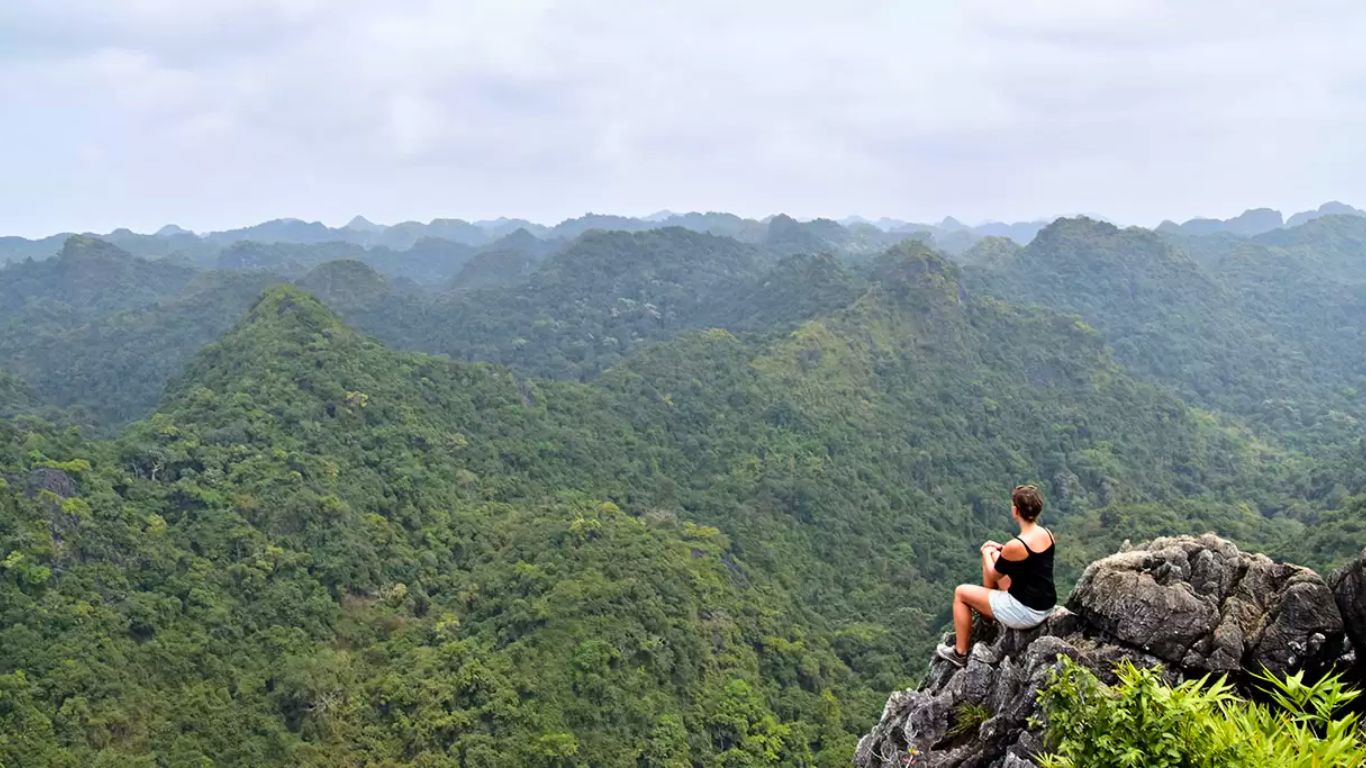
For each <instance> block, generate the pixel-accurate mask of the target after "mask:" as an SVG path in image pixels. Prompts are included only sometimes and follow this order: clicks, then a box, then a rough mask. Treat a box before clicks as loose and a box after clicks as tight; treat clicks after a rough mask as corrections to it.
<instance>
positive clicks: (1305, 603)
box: [854, 535, 1366, 768]
mask: <svg viewBox="0 0 1366 768" xmlns="http://www.w3.org/2000/svg"><path fill="white" fill-rule="evenodd" d="M1361 648H1366V551H1363V552H1362V554H1361V556H1360V557H1359V558H1358V559H1357V560H1356V561H1355V562H1354V563H1352V564H1351V565H1349V566H1348V567H1346V568H1344V569H1343V570H1342V571H1340V572H1338V573H1336V574H1334V575H1332V576H1330V577H1329V578H1328V579H1324V578H1323V577H1321V576H1320V575H1319V574H1317V573H1314V572H1313V571H1311V570H1309V569H1307V568H1301V567H1298V566H1295V565H1288V564H1284V563H1276V562H1273V561H1271V560H1270V559H1269V558H1267V557H1265V556H1264V555H1257V554H1249V553H1246V552H1242V551H1240V550H1239V549H1238V548H1237V547H1236V546H1234V545H1233V544H1232V543H1230V542H1228V541H1225V540H1223V539H1220V538H1218V537H1217V536H1212V535H1205V536H1200V537H1191V536H1181V537H1175V538H1165V539H1157V540H1155V541H1153V542H1151V543H1149V544H1147V545H1144V546H1141V547H1137V548H1135V549H1131V550H1127V551H1124V552H1120V553H1118V554H1115V555H1112V556H1110V557H1107V558H1105V559H1103V560H1099V561H1097V562H1095V563H1092V564H1091V565H1090V567H1088V568H1087V569H1086V572H1085V573H1084V574H1082V577H1081V579H1080V580H1079V581H1078V583H1077V586H1076V589H1074V590H1073V592H1072V595H1071V596H1070V597H1069V598H1068V600H1067V602H1066V605H1065V608H1060V609H1059V610H1058V611H1057V612H1056V613H1055V614H1054V615H1053V616H1052V617H1050V618H1049V619H1048V620H1047V621H1045V622H1044V623H1043V624H1042V625H1041V626H1039V627H1036V628H1034V629H1031V630H1028V631H1023V632H1021V631H1015V630H1006V629H1000V630H998V629H997V628H996V626H995V625H994V624H992V623H990V622H988V623H986V624H985V625H984V626H981V627H979V629H978V630H977V631H975V632H974V645H973V648H972V653H971V656H970V658H969V660H968V664H967V666H966V667H964V668H962V669H957V668H955V667H953V666H952V665H950V664H948V663H947V662H945V661H942V660H939V659H935V660H934V661H932V662H931V664H930V670H929V674H928V676H927V677H926V679H925V682H924V684H923V685H922V686H921V687H920V688H919V689H914V690H906V691H899V692H897V693H893V694H892V696H891V698H890V699H888V700H887V706H886V707H885V708H884V710H883V713H882V719H881V721H880V722H878V724H877V726H876V727H874V728H873V730H872V731H871V732H869V733H868V735H866V736H864V737H863V739H862V740H861V741H860V742H859V745H858V750H857V752H856V753H855V756H854V764H855V765H856V766H859V767H860V768H906V767H907V766H946V767H947V766H965V767H973V768H978V767H980V768H1025V767H1026V766H1034V765H1035V763H1034V761H1033V757H1034V756H1035V755H1036V754H1038V753H1039V752H1040V751H1041V750H1042V749H1043V742H1042V738H1041V731H1040V729H1039V728H1038V726H1037V725H1035V724H1031V718H1035V717H1037V716H1038V715H1039V712H1038V711H1037V710H1036V707H1035V704H1034V702H1035V698H1036V695H1037V693H1038V691H1039V688H1040V687H1041V686H1043V685H1044V684H1045V683H1046V682H1047V679H1048V674H1049V672H1050V670H1052V669H1054V668H1055V667H1057V666H1058V658H1059V656H1061V655H1066V656H1069V657H1071V658H1072V659H1075V660H1076V661H1078V662H1080V663H1081V664H1084V665H1085V666H1087V667H1089V668H1090V669H1092V670H1094V671H1095V672H1097V674H1099V675H1101V677H1102V678H1105V679H1107V680H1112V679H1113V675H1112V669H1113V667H1114V665H1115V664H1116V663H1117V662H1119V661H1120V660H1122V659H1130V660H1132V661H1133V662H1134V663H1135V664H1139V665H1146V666H1151V665H1159V664H1160V665H1162V666H1163V668H1164V669H1165V670H1166V672H1167V675H1168V677H1169V678H1171V679H1172V680H1173V681H1175V680H1178V679H1182V678H1185V677H1190V676H1197V677H1198V676H1200V675H1203V674H1205V673H1209V672H1213V673H1216V674H1227V675H1229V676H1230V678H1232V679H1235V680H1238V681H1240V682H1242V681H1245V676H1246V673H1247V672H1248V671H1250V670H1259V669H1261V668H1262V666H1263V665H1264V666H1266V667H1267V668H1269V669H1271V670H1273V671H1276V672H1296V671H1299V670H1305V671H1306V672H1307V673H1309V674H1311V675H1312V674H1319V673H1322V672H1325V671H1327V670H1330V669H1337V670H1339V671H1345V672H1347V673H1348V674H1350V675H1353V676H1356V677H1357V678H1358V679H1359V680H1360V679H1363V675H1362V673H1363V669H1362V667H1363V664H1362V661H1363V660H1362V659H1360V658H1358V655H1357V651H1356V650H1355V649H1361ZM964 718H971V720H973V721H980V725H978V726H977V727H976V728H972V727H970V724H969V726H968V727H964V724H963V723H960V722H959V721H960V720H964Z"/></svg>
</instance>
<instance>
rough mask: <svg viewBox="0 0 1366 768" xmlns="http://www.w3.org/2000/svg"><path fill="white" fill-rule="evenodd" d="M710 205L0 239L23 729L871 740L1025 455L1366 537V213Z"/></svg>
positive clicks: (1103, 540) (794, 746) (1086, 502)
mask: <svg viewBox="0 0 1366 768" xmlns="http://www.w3.org/2000/svg"><path fill="white" fill-rule="evenodd" d="M692 216H694V218H693V219H692V221H693V223H694V224H695V226H693V227H689V228H684V227H678V226H659V224H660V222H668V221H675V220H677V219H679V218H687V217H677V216H673V215H666V216H663V217H662V218H661V219H660V220H659V221H651V222H650V224H651V225H650V226H641V227H636V226H635V225H630V226H627V227H626V228H627V229H629V230H633V231H622V230H616V231H604V230H603V229H601V228H600V227H601V226H611V225H613V224H622V222H620V221H617V220H616V219H613V218H605V217H585V219H583V220H582V221H580V222H579V223H578V224H577V225H575V226H582V227H583V231H581V232H578V233H576V234H575V236H574V237H573V239H571V240H568V241H565V242H560V241H557V240H553V239H551V238H552V237H553V236H554V235H553V234H552V233H550V232H548V231H541V232H539V233H537V232H534V231H532V230H531V229H528V228H527V227H526V226H524V223H522V222H502V223H478V224H465V223H463V222H455V221H447V222H444V223H442V224H441V225H440V226H441V227H444V228H445V229H444V235H445V236H449V238H448V237H445V236H443V237H440V239H429V240H422V239H420V238H421V237H434V238H435V237H438V235H433V234H430V233H426V232H425V228H427V225H414V226H411V227H407V228H406V229H405V230H403V231H402V233H401V236H402V238H403V239H407V238H411V241H410V242H400V239H399V238H400V234H399V233H395V232H394V230H395V229H399V228H401V227H403V226H404V225H398V226H397V227H389V228H383V227H378V226H377V225H373V224H370V223H369V222H367V221H364V220H356V221H353V222H352V223H351V224H349V225H348V226H347V227H346V228H344V229H347V230H349V231H350V232H351V233H352V234H351V235H349V237H352V238H354V240H355V242H352V241H346V240H338V239H336V238H335V230H328V229H327V228H323V230H326V231H321V230H319V229H318V228H317V227H312V226H309V225H306V224H305V223H303V222H276V223H272V224H270V225H268V226H267V225H263V227H262V228H261V229H260V230H259V231H257V232H255V233H254V234H255V235H257V236H260V237H263V238H270V237H293V238H296V239H307V238H317V241H316V242H293V243H291V242H284V241H275V242H265V241H251V242H242V241H233V242H232V243H226V244H221V245H216V246H215V249H216V250H214V252H213V260H212V261H211V262H205V261H203V260H202V258H200V257H198V256H196V257H194V258H191V257H189V256H185V257H183V258H181V257H171V258H167V259H163V260H159V261H153V260H148V259H143V258H139V257H137V256H133V255H130V254H129V253H127V252H124V251H122V250H121V249H119V248H117V247H115V246H113V245H112V244H110V243H108V242H107V241H105V240H101V239H95V238H88V237H76V238H71V239H69V240H67V241H66V243H65V244H64V246H63V248H62V252H61V254H60V255H58V256H55V257H53V258H51V259H47V260H42V261H32V262H28V261H24V262H20V263H17V264H11V265H9V266H7V267H5V268H4V269H3V270H0V292H3V296H4V299H5V301H4V303H3V304H0V733H2V734H4V737H2V738H0V765H10V764H14V765H57V766H84V765H147V766H152V765H203V764H215V765H242V766H247V765H250V766H269V765H317V766H324V765H327V766H331V765H357V766H361V765H366V766H398V765H426V766H455V765H461V766H502V765H509V766H511V765H518V766H520V765H552V766H553V765H561V766H570V765H573V766H581V765H582V766H588V765H592V766H631V767H633V768H641V767H642V766H674V767H681V766H691V765H697V766H701V765H737V766H750V765H796V764H807V765H820V766H835V765H846V764H848V760H849V756H850V754H851V753H852V749H853V744H854V741H855V738H856V735H857V734H858V733H860V732H862V731H863V730H864V729H865V728H866V726H867V724H868V723H869V722H872V721H873V720H874V719H875V718H876V715H877V712H878V711H879V710H880V708H881V705H882V702H883V701H884V700H885V698H886V694H887V692H888V691H889V690H891V689H894V688H898V687H902V686H904V685H905V684H907V683H909V682H911V681H913V680H914V679H915V678H916V677H917V676H918V674H919V673H920V671H921V668H922V661H923V658H924V654H925V650H926V648H927V647H928V646H929V645H930V643H931V642H932V640H933V639H934V638H935V637H936V636H937V634H938V631H939V630H940V629H941V628H942V626H943V624H944V622H945V621H946V619H947V609H948V597H949V595H950V594H951V588H952V586H953V584H955V583H957V582H959V581H975V580H976V578H977V575H978V574H977V559H976V554H975V553H976V547H977V544H978V543H979V542H981V541H982V540H983V539H986V538H1000V537H1001V536H1003V535H1004V534H1005V531H1004V529H1005V527H1006V526H1007V525H1008V522H1009V521H1008V510H1004V509H1002V504H1003V499H1004V494H1005V491H1006V490H1007V489H1008V488H1009V487H1010V486H1011V485H1013V484H1015V483H1017V482H1025V481H1032V482H1036V483H1039V484H1040V485H1041V486H1042V487H1043V488H1044V489H1045V494H1046V496H1047V499H1048V513H1047V514H1048V518H1047V519H1048V521H1049V524H1050V526H1051V527H1052V528H1054V529H1055V530H1056V531H1057V533H1058V535H1059V538H1060V541H1062V542H1065V543H1066V546H1065V547H1064V548H1063V549H1062V550H1061V551H1060V555H1061V558H1060V561H1059V569H1060V571H1059V574H1060V577H1061V578H1062V581H1063V582H1064V584H1067V583H1069V582H1070V581H1071V580H1072V579H1073V578H1075V577H1076V575H1077V572H1078V568H1079V567H1080V566H1081V565H1082V564H1084V563H1086V562H1088V561H1089V560H1091V559H1093V558H1095V557H1097V556H1100V555H1103V554H1107V553H1108V552H1110V551H1112V550H1113V549H1114V548H1116V547H1117V546H1118V545H1119V544H1120V542H1122V541H1123V540H1125V539H1135V540H1138V539H1144V538H1150V537H1152V536H1154V535H1158V534H1164V533H1176V532H1189V531H1192V530H1215V531H1218V532H1220V533H1222V534H1224V535H1228V536H1231V537H1234V538H1235V539H1237V540H1238V541H1240V542H1242V543H1243V544H1244V545H1245V546H1247V547H1248V548H1250V549H1257V550H1260V551H1266V552H1268V553H1270V554H1272V555H1274V556H1280V557H1289V558H1293V559H1296V560H1297V561H1300V562H1303V563H1305V564H1307V565H1311V566H1314V567H1317V568H1321V569H1329V568H1331V567H1333V566H1335V565H1337V564H1339V563H1342V562H1345V561H1346V559H1347V558H1348V557H1349V556H1351V555H1353V554H1355V553H1356V552H1359V551H1360V549H1361V546H1362V545H1363V544H1366V538H1363V537H1366V496H1364V495H1363V491H1366V472H1363V470H1362V467H1363V466H1366V461H1363V460H1364V459H1366V442H1363V441H1361V439H1360V432H1359V429H1358V428H1357V426H1356V425H1357V423H1358V422H1357V420H1358V419H1359V418H1361V417H1362V415H1363V414H1362V413H1361V410H1360V408H1359V405H1360V399H1359V395H1358V394H1357V392H1356V391H1353V388H1354V387H1357V386H1358V384H1359V383H1360V376H1361V373H1362V371H1363V368H1362V364H1361V354H1362V353H1361V352H1360V350H1361V349H1362V347H1361V346H1360V345H1359V344H1358V343H1357V342H1358V341H1359V340H1360V337H1361V334H1362V328H1363V322H1366V304H1364V303H1363V294H1362V293H1361V291H1360V289H1359V285H1358V284H1356V283H1355V282H1354V281H1353V280H1352V279H1351V278H1350V275H1351V271H1350V269H1351V265H1352V264H1353V259H1352V254H1353V249H1359V246H1358V245H1357V244H1358V243H1360V242H1362V241H1361V240H1356V239H1354V238H1356V237H1357V235H1356V234H1355V232H1356V230H1355V227H1356V226H1357V225H1356V222H1352V221H1346V223H1344V219H1343V217H1332V216H1330V217H1324V218H1320V219H1317V220H1315V221H1313V222H1311V223H1310V224H1308V225H1305V226H1304V227H1300V228H1299V229H1301V230H1304V231H1301V232H1295V231H1294V230H1278V231H1277V232H1276V233H1275V234H1276V237H1272V236H1271V235H1270V234H1264V235H1259V236H1257V237H1255V238H1244V237H1239V236H1236V235H1232V234H1229V233H1227V232H1224V233H1217V234H1215V235H1212V236H1204V235H1190V234H1183V233H1179V232H1177V233H1166V234H1161V235H1159V234H1156V233H1153V232H1150V231H1147V230H1140V229H1136V228H1130V229H1119V228H1117V227H1114V226H1112V225H1109V224H1104V223H1100V222H1096V221H1092V220H1088V219H1063V220H1059V221H1057V222H1054V223H1053V224H1051V225H1049V226H1048V227H1046V228H1044V229H1043V230H1042V231H1040V232H1039V234H1038V236H1037V237H1035V238H1034V240H1033V241H1032V242H1030V243H1029V244H1028V245H1023V246H1022V245H1020V244H1018V243H1016V242H1014V241H1012V240H1009V239H1006V238H1000V237H982V236H980V235H978V234H973V235H971V237H969V238H968V239H967V240H965V243H968V246H967V249H966V250H964V251H963V252H962V253H961V254H960V255H958V256H957V257H956V258H957V259H958V260H959V261H961V263H962V265H963V266H962V267H960V266H958V264H956V263H955V262H954V261H952V260H950V259H948V258H947V257H945V256H943V255H941V254H940V253H939V252H937V251H936V250H934V249H932V248H931V247H930V244H927V243H926V242H922V241H921V240H920V239H919V238H916V237H910V235H911V234H914V233H910V232H903V233H901V234H899V235H891V234H889V233H888V232H886V231H885V229H883V228H876V227H873V225H871V224H866V223H859V222H853V223H851V224H850V225H848V226H845V225H840V224H838V223H836V222H833V221H828V220H817V221H813V222H797V221H795V220H791V219H785V218H779V217H775V218H774V219H772V220H770V221H768V222H766V223H765V224H763V225H761V226H759V227H758V228H754V227H752V226H751V224H750V223H749V220H743V219H739V218H738V217H730V216H728V215H723V214H707V215H692ZM514 225H515V226H514ZM703 225H706V226H709V227H714V228H716V230H717V231H718V232H727V233H728V234H727V235H721V234H707V233H702V232H698V231H695V230H696V229H699V228H701V227H702V226H703ZM319 226H321V225H319ZM432 226H436V224H435V223H433V225H432ZM466 226H468V227H473V228H475V229H477V230H478V231H480V232H490V231H493V228H494V227H504V231H502V234H501V235H499V238H501V239H488V240H485V241H484V242H480V243H471V242H465V243H462V242H458V241H457V240H456V239H451V238H454V236H456V235H459V233H461V232H468V230H465V229H464V227H466ZM622 226H626V225H625V224H623V225H622ZM507 227H513V228H512V229H506V228H507ZM1310 227H1314V228H1312V229H1311V228H1310ZM869 229H871V230H875V232H869V231H867V230H869ZM419 230H424V231H423V232H422V233H421V234H420V233H419ZM563 231H564V232H569V231H572V227H569V226H566V227H564V230H563ZM1292 232H1293V233H1294V234H1293V235H1291V234H1290V233H1292ZM876 233H881V234H876ZM181 234H183V233H179V232H175V231H170V232H167V233H166V234H164V235H160V236H162V237H168V238H169V237H179V236H180V235H181ZM732 235H733V236H732ZM382 236H388V237H390V238H391V240H390V241H388V243H387V244H386V243H385V242H383V241H382V239H380V238H382ZM147 237H155V236H147ZM364 238H370V240H367V241H364V242H361V241H362V240H364ZM741 238H743V239H741ZM399 245H403V246H404V248H402V249H397V246H399ZM1356 252H1357V253H1361V252H1362V251H1361V250H1357V251H1356ZM233 254H236V255H237V256H232V255H233ZM225 257H226V260H225ZM238 257H240V258H238ZM336 257H344V258H340V259H338V258H336ZM208 263H212V264H215V265H217V266H223V267H228V269H215V270H203V267H204V266H205V265H206V264H208ZM201 270H203V271H201ZM367 334H368V335H367ZM404 350H410V351H404ZM424 353H438V354H440V355H442V356H429V355H428V354H424ZM168 382H169V384H168ZM130 422H131V423H130ZM72 425H75V426H77V427H78V428H77V429H70V428H69V427H70V426H72Z"/></svg>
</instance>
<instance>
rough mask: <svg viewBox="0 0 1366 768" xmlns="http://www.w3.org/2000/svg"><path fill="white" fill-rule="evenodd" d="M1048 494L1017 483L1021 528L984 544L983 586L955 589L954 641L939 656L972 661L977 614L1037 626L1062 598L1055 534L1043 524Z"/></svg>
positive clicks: (1014, 513) (1015, 507)
mask: <svg viewBox="0 0 1366 768" xmlns="http://www.w3.org/2000/svg"><path fill="white" fill-rule="evenodd" d="M1042 513H1043V495H1042V494H1040V493H1039V489H1037V488H1035V487H1034V486H1032V485H1018V486H1016V487H1015V490H1014V491H1012V492H1011V495H1010V515H1011V518H1012V519H1014V521H1015V522H1016V523H1017V524H1019V526H1020V532H1019V534H1018V535H1016V536H1015V538H1013V539H1011V540H1010V541H1008V542H1006V543H1005V544H998V543H996V542H994V541H988V542H986V543H984V544H982V547H981V554H982V585H981V586H978V585H976V584H959V585H958V588H957V589H955V590H954V591H953V629H954V643H953V645H941V646H939V648H938V649H937V653H938V654H939V656H940V657H941V658H943V659H945V660H947V661H949V662H950V663H952V664H954V665H956V666H960V667H961V666H963V665H964V664H966V663H967V654H968V649H969V647H970V643H971V638H972V612H973V611H977V612H978V613H981V614H982V615H983V616H986V617H987V618H990V619H995V620H996V621H998V622H1000V623H1001V624H1002V625H1004V626H1007V627H1010V628H1011V629H1029V628H1030V627H1035V626H1038V625H1039V624H1040V623H1042V622H1043V620H1044V619H1047V618H1048V615H1049V614H1050V613H1052V612H1053V608H1054V606H1055V605H1056V604H1057V602H1058V591H1057V587H1056V586H1055V585H1054V583H1053V550H1054V548H1055V546H1056V542H1054V540H1053V533H1052V532H1051V531H1049V530H1048V529H1047V528H1044V527H1042V526H1040V525H1039V524H1038V519H1039V515H1040V514H1042Z"/></svg>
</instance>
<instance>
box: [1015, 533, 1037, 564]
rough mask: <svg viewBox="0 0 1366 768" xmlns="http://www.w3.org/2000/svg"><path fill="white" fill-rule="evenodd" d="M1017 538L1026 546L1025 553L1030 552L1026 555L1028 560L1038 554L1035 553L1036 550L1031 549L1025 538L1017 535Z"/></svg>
mask: <svg viewBox="0 0 1366 768" xmlns="http://www.w3.org/2000/svg"><path fill="white" fill-rule="evenodd" d="M1015 538H1017V539H1019V540H1020V543H1021V544H1023V545H1024V548H1025V552H1028V553H1029V554H1027V555H1025V559H1028V558H1029V555H1033V554H1036V553H1035V552H1034V550H1032V549H1030V548H1029V542H1027V541H1025V540H1024V537H1023V536H1021V535H1020V534H1018V533H1017V534H1015Z"/></svg>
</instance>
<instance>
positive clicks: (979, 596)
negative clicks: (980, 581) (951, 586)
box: [953, 584, 995, 654]
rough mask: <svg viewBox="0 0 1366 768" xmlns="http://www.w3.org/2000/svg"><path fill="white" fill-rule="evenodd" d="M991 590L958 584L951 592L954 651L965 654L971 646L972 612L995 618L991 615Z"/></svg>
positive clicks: (974, 585)
mask: <svg viewBox="0 0 1366 768" xmlns="http://www.w3.org/2000/svg"><path fill="white" fill-rule="evenodd" d="M990 595H991V590H989V589H987V588H986V587H979V586H977V585H976V584H959V585H958V588H957V589H955V590H954V591H953V635H954V649H955V650H957V651H958V652H959V653H963V654H966V653H967V652H968V648H969V647H970V646H971V644H972V612H973V610H976V611H977V612H978V613H980V614H982V615H983V616H986V617H987V618H988V619H990V618H995V617H994V616H993V615H992V613H991V600H990Z"/></svg>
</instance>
